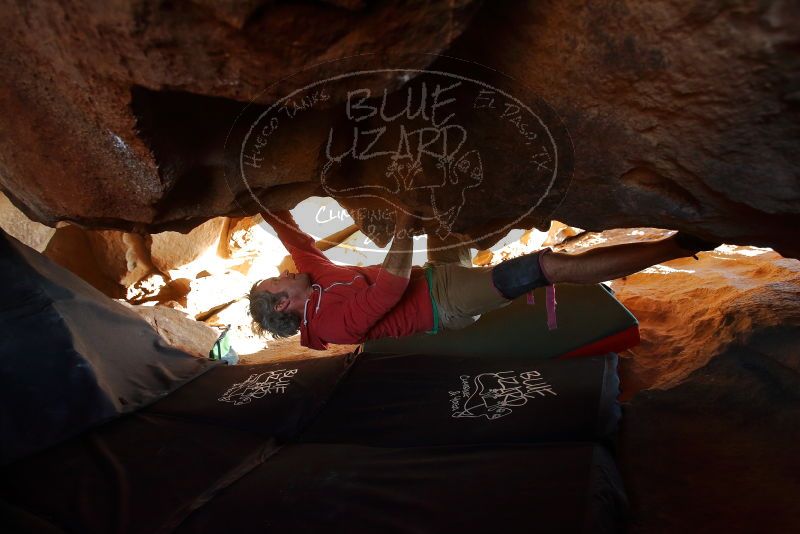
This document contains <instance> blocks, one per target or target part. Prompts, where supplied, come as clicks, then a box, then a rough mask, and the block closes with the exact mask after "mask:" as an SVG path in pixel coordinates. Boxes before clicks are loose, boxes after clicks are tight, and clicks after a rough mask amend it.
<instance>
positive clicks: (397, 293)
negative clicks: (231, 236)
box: [262, 211, 433, 350]
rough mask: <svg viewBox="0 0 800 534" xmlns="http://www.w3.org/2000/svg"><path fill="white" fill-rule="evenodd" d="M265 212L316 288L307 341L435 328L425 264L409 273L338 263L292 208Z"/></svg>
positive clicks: (321, 344) (309, 304)
mask: <svg viewBox="0 0 800 534" xmlns="http://www.w3.org/2000/svg"><path fill="white" fill-rule="evenodd" d="M262 215H263V217H264V220H266V221H267V222H268V223H269V224H271V225H272V227H273V228H274V229H275V232H276V233H277V234H278V238H279V239H280V240H281V242H282V243H283V245H284V246H285V247H286V249H287V250H288V251H289V254H291V256H292V260H294V263H295V265H296V266H297V269H298V270H299V271H300V272H303V273H308V275H309V276H310V277H311V282H312V284H313V286H312V287H313V293H312V295H311V297H310V298H309V299H308V301H306V303H305V313H304V317H302V318H301V321H300V343H301V344H302V345H303V346H305V347H310V348H312V349H318V350H324V349H326V348H327V347H328V343H334V344H354V343H362V342H364V341H366V340H368V339H376V338H381V337H401V336H406V335H410V334H414V333H417V332H426V331H429V330H431V329H432V328H433V306H432V304H431V299H430V293H429V291H428V282H427V280H426V278H425V272H424V270H423V269H421V268H419V267H413V268H412V269H411V277H410V278H408V279H407V278H403V277H402V276H397V275H394V274H392V273H390V272H389V271H387V270H386V269H384V268H383V267H382V266H380V265H372V266H369V267H345V266H340V265H336V264H334V263H333V262H331V261H330V260H329V259H328V258H326V257H325V255H324V254H322V252H321V251H320V250H319V249H318V248H317V247H316V246H315V245H314V239H313V238H312V237H311V236H309V235H308V234H306V233H305V232H303V231H302V230H300V228H299V227H298V226H297V223H296V222H295V221H294V219H293V218H292V216H291V214H290V213H289V212H288V211H283V212H278V213H275V214H269V213H265V214H262Z"/></svg>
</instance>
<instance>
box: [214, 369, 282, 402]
mask: <svg viewBox="0 0 800 534" xmlns="http://www.w3.org/2000/svg"><path fill="white" fill-rule="evenodd" d="M295 374H297V369H278V370H277V371H267V372H266V373H261V374H257V375H250V376H249V377H248V378H247V380H245V381H244V382H239V383H238V384H234V385H232V386H231V387H230V388H228V391H226V392H225V394H224V395H222V397H220V398H219V399H218V400H219V401H220V402H232V403H233V404H234V405H236V406H240V405H242V404H247V403H249V402H250V401H251V400H252V399H260V398H261V397H263V396H264V395H267V394H268V393H269V394H273V393H285V392H286V388H287V387H288V386H289V384H290V381H291V378H292V377H293V376H294V375H295Z"/></svg>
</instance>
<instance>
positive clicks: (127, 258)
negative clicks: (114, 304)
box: [86, 230, 154, 287]
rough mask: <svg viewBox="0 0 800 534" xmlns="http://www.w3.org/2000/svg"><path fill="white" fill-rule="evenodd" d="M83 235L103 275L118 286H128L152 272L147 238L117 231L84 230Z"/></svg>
mask: <svg viewBox="0 0 800 534" xmlns="http://www.w3.org/2000/svg"><path fill="white" fill-rule="evenodd" d="M86 236H87V237H88V239H89V243H90V244H91V248H92V253H93V254H94V257H95V260H96V261H97V264H98V265H99V266H100V269H101V270H102V271H103V274H105V275H106V276H107V277H108V278H110V279H111V280H114V281H115V282H117V283H118V284H120V285H122V286H125V287H128V286H131V285H133V284H135V283H136V282H138V281H139V280H141V279H142V278H144V277H145V276H147V275H148V274H149V273H150V272H151V271H153V268H154V267H153V263H152V262H151V261H150V251H149V245H150V240H149V238H147V237H145V236H141V235H138V234H130V233H127V232H119V231H116V230H94V231H87V232H86Z"/></svg>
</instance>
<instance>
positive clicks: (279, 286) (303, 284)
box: [249, 271, 311, 337]
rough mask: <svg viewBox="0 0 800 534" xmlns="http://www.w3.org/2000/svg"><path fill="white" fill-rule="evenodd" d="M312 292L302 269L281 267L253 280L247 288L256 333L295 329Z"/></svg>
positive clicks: (290, 332) (287, 332)
mask: <svg viewBox="0 0 800 534" xmlns="http://www.w3.org/2000/svg"><path fill="white" fill-rule="evenodd" d="M310 294H311V279H310V278H309V276H308V275H307V274H305V273H290V272H289V271H284V272H283V273H282V274H281V275H280V276H273V277H272V278H267V279H266V280H261V281H259V282H256V283H255V284H253V287H252V288H250V295H249V297H250V316H251V317H252V318H253V330H255V331H256V333H258V334H259V335H264V333H265V332H270V333H271V334H272V335H273V336H275V337H288V336H291V335H294V334H296V333H297V330H298V329H299V328H300V318H301V317H302V315H303V307H304V306H305V303H306V300H307V299H308V297H309V296H310Z"/></svg>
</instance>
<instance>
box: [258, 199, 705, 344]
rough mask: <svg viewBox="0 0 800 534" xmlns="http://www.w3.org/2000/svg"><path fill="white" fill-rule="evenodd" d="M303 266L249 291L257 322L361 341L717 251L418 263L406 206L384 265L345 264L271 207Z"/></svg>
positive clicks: (654, 246)
mask: <svg viewBox="0 0 800 534" xmlns="http://www.w3.org/2000/svg"><path fill="white" fill-rule="evenodd" d="M263 216H264V219H265V220H266V221H267V222H268V223H269V224H271V225H272V227H273V228H274V229H275V231H276V233H277V234H278V237H279V238H280V240H281V241H282V242H283V244H284V246H286V248H287V249H288V251H289V253H290V254H291V256H292V259H293V260H294V263H295V265H296V266H297V269H298V271H299V272H298V273H296V274H292V273H289V272H288V271H285V272H284V273H283V274H281V275H280V276H277V277H273V278H269V279H267V280H262V281H260V282H257V283H256V284H254V285H253V287H252V289H251V290H250V314H251V316H252V318H253V326H254V329H255V330H256V331H257V332H258V333H259V334H263V333H264V332H271V333H272V334H273V335H275V336H277V337H287V336H291V335H294V334H296V333H297V331H298V330H300V342H301V344H302V345H303V346H306V347H310V348H313V349H319V350H324V349H326V348H327V347H328V344H329V343H334V344H356V343H362V342H364V341H366V340H368V339H376V338H381V337H387V336H392V337H402V336H407V335H411V334H415V333H418V332H429V333H436V332H437V331H439V330H441V329H458V328H463V327H465V326H468V325H469V324H472V322H474V320H475V316H478V315H481V314H483V313H486V312H488V311H491V310H493V309H496V308H499V307H501V306H504V305H506V304H508V303H509V302H510V301H511V300H513V299H515V298H517V297H519V296H521V295H523V294H525V293H527V292H529V291H531V290H532V289H535V288H537V287H541V286H549V285H552V284H556V283H565V282H568V283H578V284H594V283H599V282H602V281H605V280H612V279H614V278H620V277H622V276H627V275H629V274H632V273H635V272H637V271H640V270H642V269H644V268H647V267H649V266H651V265H654V264H657V263H661V262H664V261H668V260H672V259H675V258H680V257H684V256H692V255H694V254H695V253H696V252H699V251H701V250H709V249H713V248H715V247H716V246H717V244H716V243H710V242H707V241H703V240H701V239H698V238H696V237H693V236H690V235H687V234H682V233H677V234H675V235H673V236H671V237H668V238H666V239H662V240H660V241H655V242H648V243H631V244H625V245H615V246H608V247H602V248H597V249H593V250H590V251H587V252H584V253H582V254H575V255H570V254H561V253H557V252H552V251H551V250H550V249H544V250H541V251H538V252H535V253H532V254H527V255H525V256H521V257H519V258H514V259H511V260H508V261H505V262H502V263H500V264H499V265H496V266H494V267H465V266H463V265H459V264H443V265H429V266H427V267H425V268H420V267H412V266H411V256H412V253H413V237H412V235H413V234H414V233H415V230H414V222H415V219H414V217H413V216H410V215H407V214H404V213H400V214H399V215H398V216H397V219H396V221H395V236H394V240H393V241H392V246H391V248H390V249H389V253H388V255H387V256H386V259H385V260H384V262H383V265H374V266H370V267H343V266H338V265H335V264H333V263H332V262H331V261H330V260H328V259H327V258H326V257H325V256H324V255H323V254H322V252H321V251H320V250H319V249H317V248H316V246H315V245H314V240H313V238H311V236H309V235H307V234H305V233H304V232H303V231H302V230H300V228H299V227H298V226H297V223H295V221H294V219H293V218H292V216H291V214H290V213H289V212H288V211H282V212H277V213H274V214H270V213H266V214H264V215H263Z"/></svg>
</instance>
